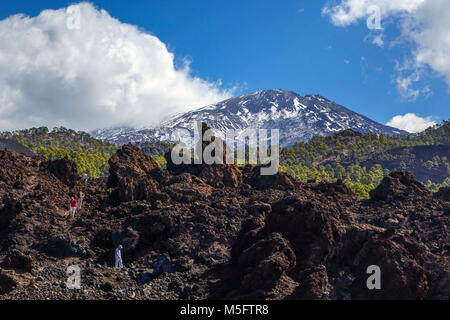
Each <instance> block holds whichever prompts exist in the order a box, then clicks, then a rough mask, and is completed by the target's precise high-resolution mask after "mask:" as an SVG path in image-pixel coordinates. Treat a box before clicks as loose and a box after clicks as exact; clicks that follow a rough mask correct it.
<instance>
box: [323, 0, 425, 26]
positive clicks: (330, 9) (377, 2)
mask: <svg viewBox="0 0 450 320" xmlns="http://www.w3.org/2000/svg"><path fill="white" fill-rule="evenodd" d="M425 1H426V0H342V1H341V3H340V4H338V5H335V1H333V2H328V3H327V4H326V5H325V6H324V7H323V9H322V13H323V14H325V15H329V16H330V17H331V22H332V23H333V24H334V25H336V26H348V25H350V24H352V23H355V22H356V21H358V20H359V19H362V18H367V17H368V16H369V15H370V14H368V8H369V7H370V6H378V7H379V8H380V13H381V17H382V18H383V16H384V17H386V16H388V15H391V14H396V13H401V12H407V13H410V12H414V11H415V10H416V9H417V7H419V6H420V5H421V4H422V3H423V2H425ZM432 1H433V0H432Z"/></svg>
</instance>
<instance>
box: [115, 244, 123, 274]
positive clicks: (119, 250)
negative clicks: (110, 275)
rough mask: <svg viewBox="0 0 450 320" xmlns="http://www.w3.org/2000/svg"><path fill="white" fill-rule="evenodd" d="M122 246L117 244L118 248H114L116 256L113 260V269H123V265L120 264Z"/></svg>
mask: <svg viewBox="0 0 450 320" xmlns="http://www.w3.org/2000/svg"><path fill="white" fill-rule="evenodd" d="M121 250H122V245H121V244H119V246H118V247H117V248H116V254H115V258H116V264H115V267H116V268H119V269H122V268H123V263H122V251H121Z"/></svg>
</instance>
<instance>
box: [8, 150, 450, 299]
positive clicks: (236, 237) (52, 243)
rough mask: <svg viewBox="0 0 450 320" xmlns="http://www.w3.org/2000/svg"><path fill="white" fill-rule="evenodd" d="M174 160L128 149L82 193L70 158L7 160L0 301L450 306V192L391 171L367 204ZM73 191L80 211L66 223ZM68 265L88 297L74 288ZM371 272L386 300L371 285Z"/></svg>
mask: <svg viewBox="0 0 450 320" xmlns="http://www.w3.org/2000/svg"><path fill="white" fill-rule="evenodd" d="M203 147H206V145H204V146H203ZM167 158H168V163H169V165H168V170H163V169H160V168H159V167H157V165H156V163H155V162H154V161H153V159H152V158H151V157H150V156H148V155H147V154H145V153H143V152H141V151H139V150H138V149H137V148H136V147H134V146H132V145H126V146H124V147H123V148H122V149H121V150H119V151H118V152H117V153H116V154H115V155H114V156H113V157H112V158H111V160H110V176H109V179H108V181H106V180H97V181H92V182H89V184H87V185H86V184H85V183H84V182H82V180H80V179H79V177H78V176H77V174H76V170H75V168H74V165H73V163H71V162H70V161H68V160H59V161H56V162H47V161H45V160H44V159H42V158H39V157H27V156H24V155H21V154H17V153H14V152H9V151H0V201H1V202H0V203H1V204H0V239H1V243H0V247H1V248H0V298H1V299H18V298H23V299H46V298H52V299H208V298H214V299H223V298H231V299H243V298H252V299H398V298H400V299H423V298H433V299H440V298H449V297H450V261H449V245H450V239H449V236H448V227H449V223H450V217H449V215H450V202H448V201H449V198H450V194H449V193H450V190H447V189H445V190H441V191H440V192H439V193H438V194H436V195H432V194H431V193H429V192H428V191H427V190H426V189H425V188H424V187H423V185H422V184H420V183H419V182H416V181H415V180H414V178H413V177H412V175H411V174H409V173H407V172H395V173H391V175H390V176H389V177H386V178H385V179H384V180H383V182H382V184H381V185H380V186H379V187H378V188H377V189H375V190H374V191H373V192H372V194H371V196H372V199H371V200H369V201H360V200H357V199H356V197H355V196H354V194H353V193H352V192H351V190H349V189H348V188H347V187H346V186H345V185H343V184H342V183H341V182H340V181H338V182H337V183H334V184H327V183H323V184H313V183H306V184H305V183H301V182H299V181H296V180H292V179H291V178H289V177H288V176H286V175H284V174H282V173H279V174H277V175H274V176H261V175H260V168H259V167H250V166H247V167H244V168H239V167H236V166H234V165H212V166H207V165H196V166H195V165H192V166H189V165H185V166H181V167H179V166H175V165H173V164H172V163H171V162H170V159H169V154H168V155H167ZM78 191H83V192H84V193H85V194H86V198H85V206H84V208H83V209H82V211H81V212H80V213H78V214H77V217H76V219H75V220H69V218H68V217H67V216H65V215H67V208H66V205H67V203H68V201H69V196H70V195H71V194H74V193H76V192H78ZM118 244H122V245H123V246H124V250H123V258H124V263H125V266H126V268H125V269H124V270H122V271H119V270H115V269H113V268H112V265H113V257H114V248H115V246H117V245H118ZM72 264H76V265H78V266H79V267H80V269H81V289H76V290H70V289H68V288H67V287H66V281H67V277H68V275H67V274H66V270H67V267H68V266H69V265H72ZM370 265H378V266H379V267H380V269H381V286H382V289H381V290H368V289H367V287H366V279H367V277H368V275H367V273H366V270H367V267H368V266H370Z"/></svg>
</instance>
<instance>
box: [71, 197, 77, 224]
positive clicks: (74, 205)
mask: <svg viewBox="0 0 450 320" xmlns="http://www.w3.org/2000/svg"><path fill="white" fill-rule="evenodd" d="M77 205H78V202H77V200H76V199H75V198H74V197H72V199H70V211H69V213H70V218H72V219H73V218H75V212H76V211H77Z"/></svg>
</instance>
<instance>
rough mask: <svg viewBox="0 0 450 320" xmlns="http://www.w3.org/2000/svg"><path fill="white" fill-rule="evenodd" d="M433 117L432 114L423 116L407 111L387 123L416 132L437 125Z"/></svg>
mask: <svg viewBox="0 0 450 320" xmlns="http://www.w3.org/2000/svg"><path fill="white" fill-rule="evenodd" d="M432 118H433V117H431V116H430V117H424V118H422V117H419V116H417V115H416V114H414V113H406V114H404V115H398V116H395V117H393V118H392V119H391V120H390V121H389V122H388V123H386V125H388V126H391V127H394V128H397V129H401V130H405V131H408V132H411V133H415V132H421V131H423V130H425V129H427V128H429V127H431V126H434V125H436V122H434V121H433V120H432Z"/></svg>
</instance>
